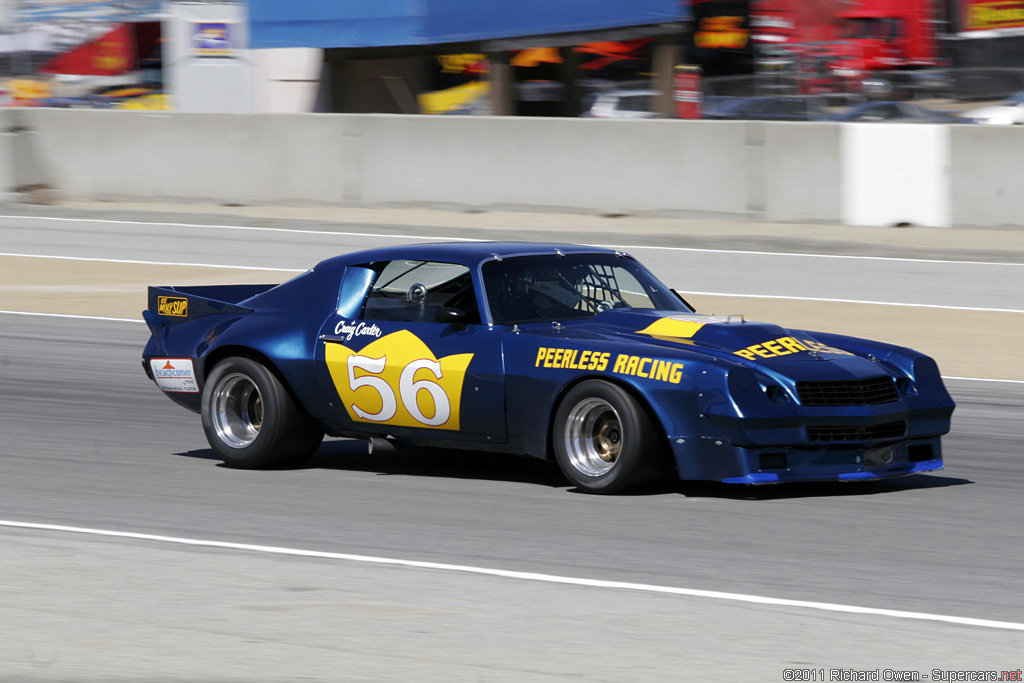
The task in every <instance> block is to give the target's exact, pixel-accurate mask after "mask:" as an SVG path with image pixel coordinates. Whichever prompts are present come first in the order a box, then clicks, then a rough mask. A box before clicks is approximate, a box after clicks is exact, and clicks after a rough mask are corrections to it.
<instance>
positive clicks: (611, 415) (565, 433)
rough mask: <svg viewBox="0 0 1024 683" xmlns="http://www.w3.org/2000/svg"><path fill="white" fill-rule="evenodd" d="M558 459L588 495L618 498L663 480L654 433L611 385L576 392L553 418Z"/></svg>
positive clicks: (586, 385) (583, 386)
mask: <svg viewBox="0 0 1024 683" xmlns="http://www.w3.org/2000/svg"><path fill="white" fill-rule="evenodd" d="M553 441H554V448H555V459H556V460H557V461H558V466H559V467H560V468H561V469H562V472H563V473H564V474H565V476H566V477H567V478H568V479H569V481H571V482H572V483H573V484H575V485H576V487H577V488H579V489H580V490H581V491H586V492H587V493H618V492H620V491H624V490H626V489H629V488H633V487H636V486H639V485H641V484H644V483H648V482H650V481H652V480H654V479H657V478H658V477H659V476H663V475H664V473H665V471H666V469H667V467H666V466H665V465H666V459H665V455H664V451H663V448H662V445H661V443H660V441H661V440H660V439H658V438H657V431H656V428H655V426H654V424H653V422H652V421H651V418H650V417H649V416H648V415H647V412H646V411H645V410H644V409H643V407H642V406H640V405H639V404H638V403H637V401H636V400H635V399H634V398H633V397H632V396H630V395H629V393H628V392H627V391H626V390H625V389H623V388H621V387H619V386H617V385H615V384H611V383H609V382H603V381H600V380H588V381H586V382H582V383H580V384H578V385H577V386H575V387H573V388H572V389H571V390H570V391H569V393H568V394H566V396H565V399H564V400H563V401H562V403H561V405H560V406H559V408H558V412H557V413H555V423H554V433H553Z"/></svg>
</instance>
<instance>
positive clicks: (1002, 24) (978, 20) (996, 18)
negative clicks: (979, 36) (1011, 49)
mask: <svg viewBox="0 0 1024 683" xmlns="http://www.w3.org/2000/svg"><path fill="white" fill-rule="evenodd" d="M1020 27H1024V1H1022V0H967V2H965V3H964V31H968V32H969V31H992V30H995V29H1004V28H1020Z"/></svg>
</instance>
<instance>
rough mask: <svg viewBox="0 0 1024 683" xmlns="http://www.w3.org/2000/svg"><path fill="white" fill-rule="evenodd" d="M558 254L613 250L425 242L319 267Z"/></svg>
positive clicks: (551, 244)
mask: <svg viewBox="0 0 1024 683" xmlns="http://www.w3.org/2000/svg"><path fill="white" fill-rule="evenodd" d="M558 252H561V253H562V254H615V253H617V252H616V251H615V250H614V249H606V248H604V247H590V246H586V245H582V244H565V243H560V242H468V241H467V242H428V243H420V244H402V245H398V246H394V247H382V248H379V249H368V250H365V251H355V252H352V253H349V254H343V255H341V256H335V257H334V258H329V259H326V260H325V261H322V262H321V264H320V265H327V264H331V265H338V266H347V265H355V264H357V263H375V262H379V261H393V260H395V259H411V260H423V261H443V262H448V263H459V264H462V265H465V266H475V265H476V264H478V263H480V262H482V261H487V260H491V259H494V257H495V256H497V257H499V258H512V257H515V256H536V255H543V254H556V253H558ZM618 253H621V252H618Z"/></svg>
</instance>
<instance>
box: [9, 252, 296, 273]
mask: <svg viewBox="0 0 1024 683" xmlns="http://www.w3.org/2000/svg"><path fill="white" fill-rule="evenodd" d="M0 256H13V257H16V258H42V259H55V260H58V261H96V262H97V263H127V264H132V265H141V266H174V267H179V266H182V267H189V268H229V269H231V270H269V271H274V272H278V273H301V272H303V270H302V269H301V268H271V267H269V266H225V265H218V264H213V263H173V262H167V261H136V260H133V259H117V258H94V257H91V256H54V255H52V254H14V253H7V252H0Z"/></svg>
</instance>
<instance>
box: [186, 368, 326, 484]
mask: <svg viewBox="0 0 1024 683" xmlns="http://www.w3.org/2000/svg"><path fill="white" fill-rule="evenodd" d="M201 412H202V418H203V431H204V432H205V433H206V440H207V441H209V442H210V447H211V448H213V450H214V451H215V452H216V453H217V455H218V456H220V458H221V459H222V460H223V461H224V462H225V463H226V464H227V465H230V466H231V467H239V468H242V469H255V468H260V467H275V466H277V467H280V466H285V465H294V464H297V463H299V462H302V461H303V460H305V459H306V458H308V457H309V456H311V455H312V454H313V453H314V452H316V449H317V448H318V447H319V446H320V442H321V441H322V440H323V438H324V435H323V432H322V431H320V430H319V429H317V428H316V426H315V425H314V424H313V423H312V421H311V420H310V419H309V418H308V417H307V416H306V415H305V414H304V413H303V412H302V410H301V409H300V408H299V407H298V406H297V405H296V404H295V401H294V400H293V399H292V397H291V395H290V394H289V393H288V391H287V390H286V389H285V387H284V385H283V384H281V381H280V380H279V379H278V378H277V376H276V375H274V373H272V372H270V370H268V369H267V368H266V367H264V366H263V365H261V364H260V363H258V362H256V361H254V360H252V359H249V358H243V357H231V358H226V359H225V360H223V361H221V362H219V363H217V365H216V366H215V367H214V369H213V371H212V372H211V373H210V376H209V378H208V379H207V382H206V388H205V389H204V391H203V398H202V411H201Z"/></svg>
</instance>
